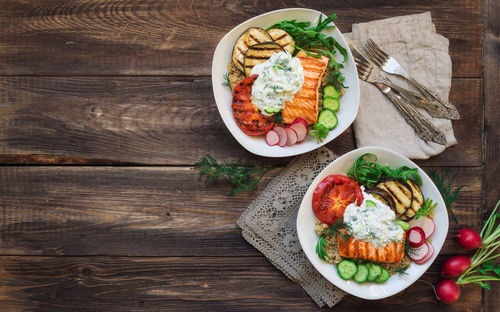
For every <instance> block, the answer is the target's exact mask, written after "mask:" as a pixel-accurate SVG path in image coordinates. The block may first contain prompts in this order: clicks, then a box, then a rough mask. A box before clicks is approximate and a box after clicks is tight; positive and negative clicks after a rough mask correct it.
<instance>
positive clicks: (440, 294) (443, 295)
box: [435, 279, 460, 303]
mask: <svg viewBox="0 0 500 312" xmlns="http://www.w3.org/2000/svg"><path fill="white" fill-rule="evenodd" d="M435 294H436V298H437V299H438V300H439V301H442V302H444V303H453V302H455V301H457V300H458V297H460V287H459V286H458V284H457V283H456V282H455V281H454V280H451V279H444V280H442V281H440V282H439V283H438V284H437V286H436V289H435Z"/></svg>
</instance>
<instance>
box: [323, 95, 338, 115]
mask: <svg viewBox="0 0 500 312" xmlns="http://www.w3.org/2000/svg"><path fill="white" fill-rule="evenodd" d="M323 108H326V109H329V110H331V111H332V112H336V111H338V110H339V108H340V102H339V99H334V98H332V97H329V96H328V97H325V98H323Z"/></svg>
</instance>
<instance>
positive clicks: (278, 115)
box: [273, 111, 283, 124]
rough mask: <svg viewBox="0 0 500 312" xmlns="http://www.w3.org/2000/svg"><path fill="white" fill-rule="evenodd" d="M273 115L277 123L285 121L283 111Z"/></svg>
mask: <svg viewBox="0 0 500 312" xmlns="http://www.w3.org/2000/svg"><path fill="white" fill-rule="evenodd" d="M273 116H274V122H275V123H278V124H279V123H281V122H283V115H282V113H281V111H279V112H277V113H276V114H274V115H273Z"/></svg>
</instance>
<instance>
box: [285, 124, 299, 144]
mask: <svg viewBox="0 0 500 312" xmlns="http://www.w3.org/2000/svg"><path fill="white" fill-rule="evenodd" d="M285 131H286V134H287V136H288V140H287V141H286V145H288V146H290V145H294V144H295V143H297V132H295V130H293V129H292V128H285Z"/></svg>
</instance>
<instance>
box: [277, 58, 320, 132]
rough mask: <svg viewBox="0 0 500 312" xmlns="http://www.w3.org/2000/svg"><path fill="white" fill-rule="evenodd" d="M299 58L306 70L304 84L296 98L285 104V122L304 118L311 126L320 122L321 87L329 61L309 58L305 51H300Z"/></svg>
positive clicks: (283, 114) (283, 113)
mask: <svg viewBox="0 0 500 312" xmlns="http://www.w3.org/2000/svg"><path fill="white" fill-rule="evenodd" d="M297 58H298V59H299V60H300V63H301V64H302V68H303V69H304V83H303V84H302V89H301V90H300V91H299V92H298V93H297V94H295V96H294V98H293V99H292V100H291V101H287V102H285V108H283V112H282V116H283V122H284V123H287V124H289V123H292V122H293V121H294V120H295V119H297V118H303V119H305V120H306V121H307V123H308V124H310V125H311V124H315V123H316V122H317V121H318V102H319V87H320V86H321V79H322V78H323V74H324V73H325V70H326V67H327V66H328V61H329V59H328V58H327V57H325V56H323V55H322V56H321V58H315V57H312V56H307V54H306V53H305V52H304V51H300V52H299V53H298V54H297Z"/></svg>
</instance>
